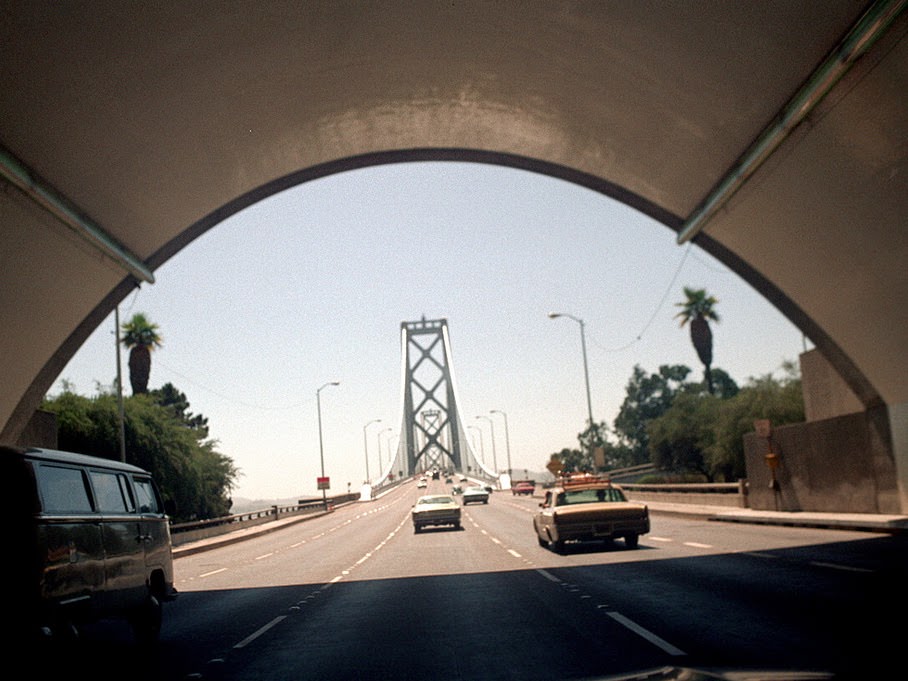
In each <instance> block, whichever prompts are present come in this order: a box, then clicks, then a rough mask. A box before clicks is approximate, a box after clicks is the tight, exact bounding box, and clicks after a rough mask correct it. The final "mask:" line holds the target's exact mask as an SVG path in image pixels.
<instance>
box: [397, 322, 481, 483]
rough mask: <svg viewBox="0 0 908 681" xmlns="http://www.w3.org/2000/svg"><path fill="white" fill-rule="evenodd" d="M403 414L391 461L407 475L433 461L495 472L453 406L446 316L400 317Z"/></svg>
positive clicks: (476, 471)
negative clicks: (480, 457) (404, 319)
mask: <svg viewBox="0 0 908 681" xmlns="http://www.w3.org/2000/svg"><path fill="white" fill-rule="evenodd" d="M400 329H401V361H402V378H403V418H402V423H401V437H400V444H399V447H398V453H397V457H396V461H395V463H396V464H397V465H398V466H400V470H403V471H405V474H407V475H413V474H414V473H417V472H419V471H424V470H428V469H430V468H432V467H436V466H437V467H438V468H439V469H447V468H453V469H454V470H457V471H461V472H463V473H467V472H468V471H470V472H472V473H473V474H474V475H481V476H482V477H487V478H494V477H495V474H494V472H493V471H490V470H487V469H486V468H485V467H484V466H483V465H482V464H481V463H480V462H479V461H478V459H477V458H476V456H475V454H474V452H473V450H472V448H471V447H470V444H469V439H468V438H467V437H466V435H465V430H464V427H463V424H462V421H461V418H460V413H459V412H458V409H457V390H456V385H455V381H454V371H453V369H452V364H451V344H450V340H449V337H448V320H447V319H433V320H427V319H426V318H425V317H423V318H422V319H421V320H420V321H418V322H403V323H401V325H400Z"/></svg>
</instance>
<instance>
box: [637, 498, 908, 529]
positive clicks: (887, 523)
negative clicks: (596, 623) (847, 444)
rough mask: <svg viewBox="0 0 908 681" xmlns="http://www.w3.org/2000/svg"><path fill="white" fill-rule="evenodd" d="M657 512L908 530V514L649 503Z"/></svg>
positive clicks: (766, 522)
mask: <svg viewBox="0 0 908 681" xmlns="http://www.w3.org/2000/svg"><path fill="white" fill-rule="evenodd" d="M645 503H646V505H647V506H648V507H649V509H650V511H652V513H653V514H656V515H658V514H667V515H679V516H686V517H691V518H702V519H704V520H714V521H721V522H730V523H752V524H762V525H785V526H789V527H814V528H821V529H835V530H856V531H864V532H888V533H892V534H895V533H899V532H908V516H904V515H886V514H875V513H820V512H816V511H760V510H755V509H752V508H734V507H732V506H697V505H693V504H672V503H666V502H659V501H647V502H645Z"/></svg>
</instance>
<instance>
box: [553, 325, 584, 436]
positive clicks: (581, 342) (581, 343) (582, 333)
mask: <svg viewBox="0 0 908 681" xmlns="http://www.w3.org/2000/svg"><path fill="white" fill-rule="evenodd" d="M558 317H567V318H568V319H573V320H574V321H575V322H577V323H578V324H580V346H581V347H582V348H583V376H584V379H585V380H586V409H587V413H588V414H589V424H588V425H589V427H590V428H592V427H593V402H592V400H591V399H590V369H589V365H588V364H587V361H586V330H585V329H586V325H585V324H584V323H583V320H582V319H578V318H577V317H575V316H574V315H570V314H567V313H565V312H549V319H557V318H558Z"/></svg>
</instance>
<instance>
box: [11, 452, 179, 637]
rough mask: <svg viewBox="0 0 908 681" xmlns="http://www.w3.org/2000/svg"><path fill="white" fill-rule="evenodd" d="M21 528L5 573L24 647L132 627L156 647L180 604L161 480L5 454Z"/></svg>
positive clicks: (87, 460) (63, 455)
mask: <svg viewBox="0 0 908 681" xmlns="http://www.w3.org/2000/svg"><path fill="white" fill-rule="evenodd" d="M0 484H2V486H3V491H4V493H3V500H4V504H5V516H6V519H7V522H10V523H11V530H10V531H9V532H7V533H5V534H6V537H5V541H4V544H6V547H7V548H8V549H11V550H8V551H6V552H5V556H4V558H3V560H4V561H5V562H6V565H4V573H5V574H7V575H9V576H8V579H11V580H12V581H10V582H7V583H6V584H5V590H7V592H9V591H13V592H14V593H13V601H14V610H17V611H18V612H14V613H13V616H14V618H13V620H12V621H13V622H14V626H16V627H17V628H20V633H22V635H23V636H22V637H23V638H30V637H31V636H32V635H33V634H40V633H42V632H43V633H44V634H56V633H62V632H72V631H73V629H74V627H75V626H77V625H78V624H79V623H80V622H83V621H86V620H97V619H106V618H110V617H123V618H126V619H127V620H128V621H129V622H130V623H131V624H132V626H133V629H134V632H135V634H136V638H137V639H138V640H140V641H146V642H147V641H153V640H155V639H156V638H157V635H158V633H159V631H160V627H161V619H162V618H161V615H162V603H163V602H164V601H168V600H172V599H173V598H174V597H175V596H176V591H175V590H174V587H173V557H172V553H171V544H170V525H169V519H168V518H167V516H166V515H165V513H164V507H163V504H162V503H161V497H160V495H159V493H158V490H157V488H156V487H155V483H154V481H153V480H152V479H151V475H150V474H149V473H148V472H147V471H145V470H142V469H141V468H138V467H136V466H132V465H129V464H125V463H120V462H117V461H111V460H108V459H100V458H96V457H91V456H85V455H81V454H73V453H69V452H60V451H55V450H48V449H18V448H10V447H0Z"/></svg>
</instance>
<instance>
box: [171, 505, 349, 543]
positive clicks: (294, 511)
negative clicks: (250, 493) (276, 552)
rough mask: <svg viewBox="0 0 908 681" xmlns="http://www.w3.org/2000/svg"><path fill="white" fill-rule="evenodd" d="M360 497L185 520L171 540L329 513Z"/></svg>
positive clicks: (177, 525)
mask: <svg viewBox="0 0 908 681" xmlns="http://www.w3.org/2000/svg"><path fill="white" fill-rule="evenodd" d="M358 499H359V494H358V493H351V494H339V495H337V496H333V497H328V508H327V509H326V508H325V503H324V502H323V501H322V500H321V499H318V500H311V501H310V500H306V501H304V502H300V503H298V504H292V505H289V506H277V505H275V506H271V507H269V508H263V509H260V510H257V511H247V512H246V513H236V514H234V515H228V516H223V517H221V518H209V519H208V520H196V521H192V522H186V523H173V524H171V526H170V538H171V543H172V544H173V545H174V546H179V545H181V544H186V543H188V542H192V541H198V540H199V539H207V538H208V537H215V536H217V535H220V534H227V533H228V532H234V531H236V530H242V529H244V528H247V527H254V526H256V525H261V524H263V523H268V522H271V521H273V520H278V519H280V518H288V517H291V516H302V515H314V514H316V513H320V512H329V511H331V510H333V509H334V507H335V506H337V505H339V504H344V503H348V502H351V501H357V500H358Z"/></svg>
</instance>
